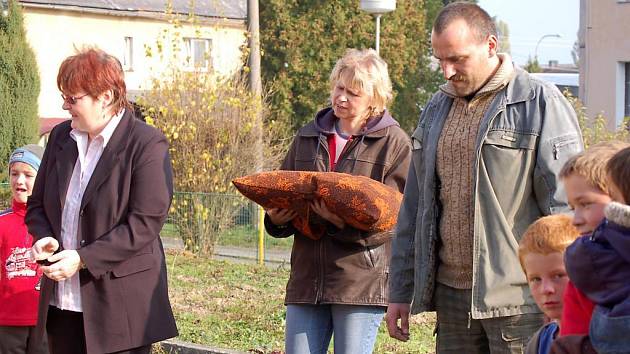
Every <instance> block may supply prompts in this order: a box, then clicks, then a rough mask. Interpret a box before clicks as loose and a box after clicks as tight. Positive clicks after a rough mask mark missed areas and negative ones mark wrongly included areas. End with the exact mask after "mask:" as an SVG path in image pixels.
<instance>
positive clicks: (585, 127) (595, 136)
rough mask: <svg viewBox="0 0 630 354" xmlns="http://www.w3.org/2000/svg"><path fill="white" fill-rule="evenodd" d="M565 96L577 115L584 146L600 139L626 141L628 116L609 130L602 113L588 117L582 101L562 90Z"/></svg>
mask: <svg viewBox="0 0 630 354" xmlns="http://www.w3.org/2000/svg"><path fill="white" fill-rule="evenodd" d="M564 95H565V97H566V98H567V99H568V100H569V102H570V103H571V105H572V106H573V109H574V110H575V113H576V114H577V117H578V123H579V124H580V129H581V130H582V139H583V140H584V147H585V148H588V147H589V146H591V145H593V144H596V143H598V142H601V141H610V140H621V141H628V137H629V135H628V133H629V131H628V129H629V127H630V117H626V118H625V119H624V120H623V122H622V123H621V124H620V125H619V126H618V127H616V129H615V130H612V131H611V130H610V129H608V127H607V120H606V118H605V117H604V116H603V115H602V114H598V115H596V116H595V117H593V118H589V117H588V116H587V115H586V107H584V105H583V104H582V102H581V101H580V100H579V99H578V98H577V97H574V96H573V95H572V94H571V92H569V91H568V90H565V91H564Z"/></svg>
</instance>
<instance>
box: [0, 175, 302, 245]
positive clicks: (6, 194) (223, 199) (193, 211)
mask: <svg viewBox="0 0 630 354" xmlns="http://www.w3.org/2000/svg"><path fill="white" fill-rule="evenodd" d="M10 206H11V190H10V187H9V184H8V183H0V210H4V209H6V208H9V207H10ZM258 210H259V209H258V206H257V205H256V204H255V203H254V202H252V201H250V200H248V199H246V198H244V197H243V196H241V195H236V194H221V193H190V192H175V194H174V196H173V203H172V207H171V210H170V211H169V216H168V218H167V220H166V223H165V224H164V227H163V229H162V232H161V236H162V237H169V238H172V239H175V240H182V243H185V240H184V239H185V237H186V233H189V235H188V236H189V237H195V238H198V239H199V240H200V241H201V243H202V244H203V243H204V242H212V243H213V244H214V243H216V244H217V245H218V246H220V247H228V248H242V249H246V250H248V251H249V254H250V255H251V254H254V255H255V254H256V253H257V252H258V250H259V248H260V246H261V245H260V244H259V236H258V235H259V234H258V232H259V229H258V228H259V226H258V225H259V224H258V217H259V216H258ZM291 245H292V238H288V239H274V238H272V237H269V235H267V234H266V233H265V235H264V248H265V249H267V250H272V251H280V252H286V251H289V250H290V249H291ZM188 246H189V247H188V248H189V249H190V245H188ZM193 250H194V249H193Z"/></svg>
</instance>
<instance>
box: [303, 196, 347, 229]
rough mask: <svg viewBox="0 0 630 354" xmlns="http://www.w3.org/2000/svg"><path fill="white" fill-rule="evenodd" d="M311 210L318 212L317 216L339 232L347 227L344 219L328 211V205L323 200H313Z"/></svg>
mask: <svg viewBox="0 0 630 354" xmlns="http://www.w3.org/2000/svg"><path fill="white" fill-rule="evenodd" d="M311 209H313V211H314V212H316V213H317V215H319V216H321V217H322V218H324V219H326V220H328V221H330V222H331V223H332V224H333V225H335V226H336V227H337V228H338V229H339V230H341V229H343V228H344V227H345V226H346V223H345V221H343V219H342V218H340V217H339V216H337V215H336V214H333V213H332V212H331V211H330V210H328V207H327V206H326V203H324V201H323V200H321V199H316V200H313V201H312V202H311Z"/></svg>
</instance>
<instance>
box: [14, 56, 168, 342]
mask: <svg viewBox="0 0 630 354" xmlns="http://www.w3.org/2000/svg"><path fill="white" fill-rule="evenodd" d="M57 87H58V88H59V90H60V91H61V97H62V99H63V106H62V107H63V109H64V110H66V111H68V112H69V113H70V114H71V116H72V119H71V120H70V121H69V122H66V123H62V124H59V125H58V126H57V127H55V128H54V129H53V131H52V132H51V134H50V140H49V142H48V145H47V147H46V150H45V152H44V157H43V160H42V163H41V167H40V169H39V176H38V178H37V181H36V182H35V186H34V188H33V195H32V196H31V197H30V198H29V200H28V212H27V215H26V224H27V225H28V230H29V232H30V233H31V234H32V235H33V238H34V241H35V243H34V245H33V248H32V253H33V255H34V257H35V259H38V260H42V261H43V262H44V263H45V265H44V266H43V267H42V270H43V272H44V275H45V277H43V283H42V286H41V296H40V304H39V321H38V329H39V330H40V333H41V332H43V329H44V328H46V329H47V331H48V340H49V347H50V351H51V353H52V354H58V353H63V354H73V353H150V352H151V344H152V343H155V342H157V341H160V340H163V339H166V338H170V337H174V336H176V335H177V328H176V326H175V319H174V317H173V313H172V310H171V306H170V303H169V299H168V290H167V279H166V267H165V261H164V250H163V248H162V242H161V241H160V237H159V234H158V233H159V231H160V230H161V228H162V225H163V223H164V221H165V219H166V216H167V213H168V209H169V207H170V202H171V198H172V193H173V184H172V170H171V163H170V158H169V155H168V142H167V140H166V138H165V137H164V136H163V135H162V134H161V133H160V132H158V131H157V130H156V129H154V128H152V127H150V126H148V125H146V124H145V123H143V122H141V121H139V120H137V119H135V118H134V114H133V109H132V108H131V106H130V104H129V103H128V102H127V99H126V87H125V81H124V76H123V70H122V67H121V65H120V62H119V61H118V60H117V59H116V58H114V57H113V56H111V55H109V54H107V53H105V52H103V51H102V50H99V49H85V50H82V51H80V52H79V53H77V54H76V55H73V56H70V57H68V58H67V59H66V60H64V62H63V63H62V64H61V67H60V69H59V74H58V76H57ZM44 326H45V327H44Z"/></svg>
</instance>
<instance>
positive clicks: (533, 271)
mask: <svg viewBox="0 0 630 354" xmlns="http://www.w3.org/2000/svg"><path fill="white" fill-rule="evenodd" d="M523 267H524V268H525V271H526V273H527V282H528V283H529V289H530V290H531V292H532V296H533V297H534V300H535V301H536V305H538V307H539V308H540V309H541V310H542V312H544V313H545V315H547V316H548V317H549V318H550V319H552V320H559V319H560V317H561V315H562V304H563V303H562V296H563V294H564V288H565V287H566V286H567V283H568V282H569V277H568V276H567V271H566V270H565V268H564V261H563V253H562V252H554V253H550V254H547V255H544V254H540V253H529V254H527V255H525V257H523Z"/></svg>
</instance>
